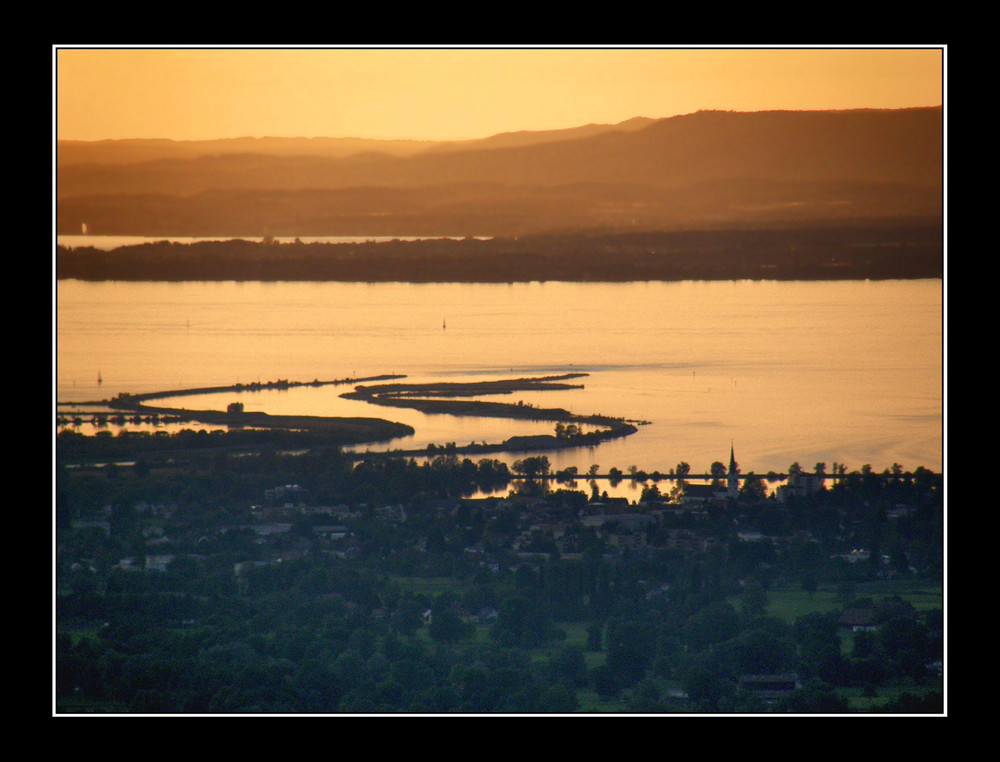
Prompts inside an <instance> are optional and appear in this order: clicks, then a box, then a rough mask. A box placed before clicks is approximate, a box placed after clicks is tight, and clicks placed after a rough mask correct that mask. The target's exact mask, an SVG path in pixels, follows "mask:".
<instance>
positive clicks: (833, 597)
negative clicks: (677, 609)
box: [731, 581, 944, 624]
mask: <svg viewBox="0 0 1000 762" xmlns="http://www.w3.org/2000/svg"><path fill="white" fill-rule="evenodd" d="M895 595H898V596H899V597H900V598H902V599H903V600H904V601H907V602H909V603H910V604H912V605H913V607H914V608H915V609H917V611H926V610H928V609H935V608H940V609H943V608H944V591H943V588H942V587H941V585H940V584H936V585H933V584H932V585H921V584H915V583H912V582H893V581H880V582H871V583H864V584H859V585H857V586H856V588H855V590H854V595H853V597H854V598H871V599H872V600H874V601H878V600H881V599H882V598H886V597H889V596H895ZM731 603H732V604H733V605H734V606H736V607H737V608H739V607H740V601H739V598H733V599H731ZM842 606H843V603H842V602H841V600H840V599H839V597H838V595H837V590H836V589H835V588H833V587H821V588H820V589H819V590H817V591H816V592H815V593H812V594H810V593H807V592H805V591H804V590H802V589H801V588H799V587H793V586H789V587H776V588H773V589H771V590H768V591H767V613H768V614H770V615H771V616H776V617H779V618H781V619H783V620H784V621H786V622H788V623H789V624H794V623H795V620H796V619H798V618H799V617H802V616H805V615H806V614H809V613H812V612H814V611H820V612H827V611H835V610H837V609H839V608H841V607H842Z"/></svg>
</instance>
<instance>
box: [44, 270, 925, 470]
mask: <svg viewBox="0 0 1000 762" xmlns="http://www.w3.org/2000/svg"><path fill="white" fill-rule="evenodd" d="M55 341H56V346H55V359H56V364H55V374H54V378H53V387H54V388H53V395H54V397H55V399H56V400H58V401H59V402H64V401H69V402H82V401H88V400H95V399H108V398H110V397H112V396H114V395H116V394H118V393H119V392H131V393H143V392H151V391H159V390H167V389H184V388H190V387H204V386H225V385H230V384H235V383H250V382H254V381H261V382H267V381H272V380H277V379H288V380H291V381H312V380H314V379H318V380H324V381H325V380H333V379H341V378H350V377H365V376H374V375H381V374H386V373H399V374H405V375H406V376H407V380H408V381H413V382H423V381H438V380H446V381H455V380H489V379H504V378H513V377H521V376H528V375H532V376H534V375H544V374H554V373H567V372H580V373H586V374H588V375H587V376H586V377H585V378H582V379H579V380H578V382H579V383H582V384H583V387H584V388H582V389H572V390H566V391H549V392H537V393H531V394H517V395H512V396H511V397H510V398H499V401H509V402H516V401H519V400H522V401H524V402H525V403H528V404H535V405H537V406H540V407H564V408H566V409H568V410H570V411H572V412H574V413H581V414H592V413H600V414H606V415H612V416H620V417H624V418H627V419H639V420H644V421H648V422H649V424H648V425H644V426H640V427H639V431H638V432H637V433H636V434H634V435H633V436H630V437H627V438H625V439H620V440H616V441H612V442H608V443H605V444H602V445H600V446H599V447H597V448H595V449H577V450H567V451H561V452H557V453H548V454H547V455H548V457H549V459H550V461H551V462H552V463H553V465H554V466H555V467H556V468H565V467H567V466H571V465H575V466H577V467H578V468H579V469H580V471H586V470H587V469H588V468H589V467H590V466H591V464H598V465H600V466H601V468H602V471H603V470H606V469H607V468H610V467H612V466H614V467H617V468H620V469H622V470H623V471H625V470H627V469H628V467H629V466H631V465H636V466H638V467H639V468H640V469H643V470H646V471H654V470H659V471H662V472H667V471H669V470H670V469H671V468H673V467H675V466H676V465H677V464H678V463H679V462H681V461H686V462H687V463H689V464H690V465H691V468H692V472H694V473H704V472H707V471H708V470H709V468H710V466H711V464H712V462H714V461H722V462H724V463H728V460H729V448H730V444H731V443H732V444H733V446H734V447H735V451H736V459H737V461H738V462H739V464H740V468H741V470H742V471H743V472H744V473H745V472H747V471H754V472H755V473H758V474H764V473H766V472H767V471H769V470H774V471H778V472H782V471H784V470H786V469H787V467H788V466H789V464H791V463H792V462H795V461H798V462H799V463H801V464H802V465H803V467H805V468H807V469H808V470H811V469H812V467H813V466H814V464H815V463H817V462H824V463H826V464H827V467H828V469H829V468H830V467H832V464H833V463H834V462H837V463H843V464H845V465H846V466H847V468H848V470H855V469H858V468H860V467H861V466H862V465H863V464H866V463H867V464H871V465H872V466H873V467H874V468H875V469H876V470H882V469H884V468H887V467H889V466H891V465H892V464H893V463H899V464H900V465H902V466H903V467H904V469H906V470H912V469H915V468H916V467H918V466H924V467H927V468H930V469H932V470H934V471H942V470H943V460H944V454H943V449H944V448H943V445H944V441H943V386H944V373H943V366H944V362H943V352H944V345H943V287H942V282H941V281H940V280H906V281H902V280H901V281H830V282H777V281H718V282H705V281H687V282H677V283H662V282H638V283H620V284H619V283H615V284H606V283H565V282H547V283H515V284H500V285H495V284H407V283H379V284H367V283H299V282H280V283H260V282H211V283H208V282H186V283H161V282H148V283H141V282H140V283H133V282H99V283H91V282H81V281H73V280H66V281H58V282H57V284H56V336H55ZM98 374H100V376H101V378H102V383H101V384H100V385H98V383H97V379H98ZM349 389H350V387H349V386H322V387H316V388H314V387H302V388H295V389H289V390H285V391H276V390H274V391H259V392H253V393H249V392H244V393H241V394H234V393H227V394H217V395H206V396H204V397H202V398H195V397H185V398H183V399H177V400H175V401H173V402H171V401H167V400H164V401H163V403H162V404H165V405H171V404H176V405H177V406H178V407H180V406H185V407H188V408H193V409H196V408H212V409H220V410H221V409H224V408H225V406H226V405H227V404H228V403H229V402H234V401H240V402H243V403H244V406H245V409H246V410H248V411H254V410H262V411H264V412H268V413H275V414H276V413H288V414H304V415H331V416H358V415H360V416H371V417H380V418H388V419H390V420H396V421H401V422H404V423H409V424H410V425H412V426H414V428H415V429H416V434H415V435H414V436H413V437H408V438H406V439H403V440H396V441H394V442H393V443H391V445H390V446H391V447H393V448H413V447H421V446H425V445H426V444H428V443H430V442H434V443H436V444H444V443H446V442H455V443H456V444H458V445H464V444H468V443H470V442H482V441H487V442H499V441H502V440H503V439H506V438H507V437H509V436H511V435H513V434H527V433H551V432H552V429H553V426H552V424H542V423H531V422H514V421H509V420H492V419H482V418H456V417H453V416H442V415H438V416H431V415H424V414H422V413H418V412H416V411H408V410H402V409H396V408H387V407H376V406H372V405H369V404H367V403H364V402H359V401H348V400H344V399H342V398H341V397H340V396H339V395H340V394H341V393H343V392H345V391H348V390H349ZM131 428H136V427H131ZM111 429H112V430H115V427H111ZM82 430H83V431H86V432H91V431H92V430H93V429H92V428H91V425H90V424H84V426H83V428H82ZM372 449H380V448H377V447H375V446H373V447H372ZM516 457H523V456H512V459H513V458H516Z"/></svg>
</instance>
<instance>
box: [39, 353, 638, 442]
mask: <svg viewBox="0 0 1000 762" xmlns="http://www.w3.org/2000/svg"><path fill="white" fill-rule="evenodd" d="M587 375H588V374H586V373H579V372H573V373H565V374H561V375H550V376H537V377H524V378H518V379H506V380H499V381H480V382H467V383H450V382H431V383H425V384H404V383H398V381H399V379H403V378H405V377H406V376H405V375H400V374H385V375H379V376H368V377H364V378H345V379H335V380H331V381H319V380H318V379H317V380H314V381H289V380H287V379H279V380H278V381H268V382H265V383H261V382H256V383H251V384H233V385H229V386H214V387H196V388H191V389H178V390H169V391H159V392H148V393H144V394H130V393H127V392H122V393H120V394H118V395H117V396H116V397H113V398H112V399H110V400H100V401H95V402H84V403H80V402H77V403H72V404H75V405H88V404H93V405H96V404H100V405H107V406H108V407H109V408H111V409H113V410H119V411H128V412H131V413H133V414H135V415H147V416H152V415H155V416H183V417H184V418H185V419H187V420H191V421H195V422H197V423H207V424H215V425H220V426H228V427H231V428H236V429H240V428H264V429H280V430H299V431H309V432H318V433H331V434H336V435H339V436H340V437H349V438H350V439H351V440H352V441H350V443H349V444H350V445H364V444H372V443H378V442H385V441H388V440H392V439H396V438H401V437H405V436H411V435H413V434H414V433H415V431H414V429H413V427H412V426H409V425H407V424H403V423H398V422H394V421H389V420H386V419H382V418H365V417H353V418H339V417H326V416H310V415H278V416H274V415H270V414H268V413H263V412H244V411H243V410H242V405H241V404H240V403H234V404H233V405H231V406H230V408H229V409H227V410H226V411H218V410H189V409H187V408H183V407H182V408H177V407H165V406H158V405H149V404H146V403H147V402H148V401H150V400H155V399H162V398H165V397H183V396H193V395H199V394H209V393H221V392H233V393H240V392H245V391H258V390H261V389H290V388H295V387H302V386H335V385H345V384H351V383H354V384H356V386H355V389H354V391H353V392H346V393H344V394H341V395H340V396H341V397H343V398H345V399H353V400H359V401H364V402H367V403H368V404H372V405H381V406H385V407H403V408H409V409H413V410H417V411H420V412H422V413H430V414H444V415H453V416H457V417H461V416H473V417H482V418H507V419H517V420H533V421H543V422H551V423H554V424H556V432H557V434H538V435H533V436H513V437H509V438H508V439H505V440H504V441H503V442H499V443H493V444H486V443H483V444H479V445H477V444H470V445H466V446H464V447H455V446H453V445H449V446H435V445H430V446H428V447H426V448H420V449H414V450H396V451H391V450H390V451H386V452H384V453H370V452H369V453H355V452H348V453H347V454H349V455H350V456H351V457H352V458H355V459H359V460H360V459H365V458H392V457H402V458H406V457H424V456H428V457H433V456H436V455H439V454H456V455H457V454H464V455H468V454H490V453H501V452H506V453H520V452H546V451H555V450H563V449H568V448H573V447H594V446H596V445H598V444H600V443H601V442H603V441H606V440H609V439H615V438H619V437H626V436H629V435H631V434H634V433H635V432H636V431H637V430H638V429H637V428H636V425H634V423H630V422H628V421H626V420H625V419H622V418H612V417H610V416H603V415H577V414H575V413H571V412H569V411H567V410H564V409H562V408H538V407H534V406H533V405H530V404H528V405H526V404H524V403H523V402H520V401H519V402H518V403H516V404H514V403H505V402H486V401H482V400H462V399H457V398H458V397H464V396H478V395H489V394H504V395H507V394H513V393H515V392H518V391H533V392H537V391H546V390H557V389H558V390H563V389H574V388H578V389H582V388H583V385H582V384H571V383H568V382H569V381H571V380H574V379H577V378H582V377H585V376H587ZM359 382H361V383H359ZM368 382H397V383H382V384H375V385H366V384H367V383H368ZM417 395H422V396H417ZM58 404H68V403H58V402H57V405H58ZM638 423H640V424H641V423H642V422H638ZM584 425H587V426H593V427H598V428H597V429H596V430H592V431H588V432H584V431H583V428H582V427H583V426H584Z"/></svg>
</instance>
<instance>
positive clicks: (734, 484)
mask: <svg viewBox="0 0 1000 762" xmlns="http://www.w3.org/2000/svg"><path fill="white" fill-rule="evenodd" d="M739 491H740V481H739V479H738V478H737V471H736V451H735V449H734V448H733V444H732V442H730V443H729V473H728V474H727V477H726V494H727V496H728V497H730V498H733V499H734V500H735V499H736V497H737V496H738V495H739Z"/></svg>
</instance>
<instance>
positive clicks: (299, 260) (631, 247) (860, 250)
mask: <svg viewBox="0 0 1000 762" xmlns="http://www.w3.org/2000/svg"><path fill="white" fill-rule="evenodd" d="M831 251H835V252H837V255H836V261H831V254H830V252H831ZM942 273H943V249H942V231H941V225H940V223H939V222H931V223H921V224H913V225H907V224H902V225H886V226H880V225H872V226H863V227H852V226H849V225H843V226H841V225H836V226H830V227H823V228H810V227H803V228H795V227H793V228H788V229H776V230H768V229H751V230H747V229H740V230H717V231H712V230H708V231H675V232H656V233H607V234H594V233H566V234H562V235H556V234H552V235H531V236H520V237H518V238H494V239H474V238H466V239H463V240H448V239H437V240H423V241H420V240H418V241H405V240H403V241H387V242H380V243H375V242H370V243H365V244H331V243H302V242H296V243H289V244H282V245H275V244H273V243H269V242H266V241H265V242H260V241H248V240H230V241H203V242H196V243H190V244H181V243H171V242H168V241H158V242H154V243H145V244H141V245H137V246H127V247H121V248H120V249H117V250H114V251H102V250H99V249H94V248H89V247H80V248H75V249H67V248H64V247H62V246H60V247H57V252H56V274H57V277H59V278H77V279H82V280H149V279H154V280H232V279H238V280H331V281H357V282H362V281H364V282H381V281H386V280H392V281H410V282H420V283H422V282H479V283H495V282H499V283H506V282H512V281H539V280H579V281H610V282H617V281H626V280H720V279H721V280H730V279H733V278H766V279H769V280H773V279H796V280H801V279H807V280H812V279H820V280H823V279H842V278H940V277H942Z"/></svg>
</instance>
